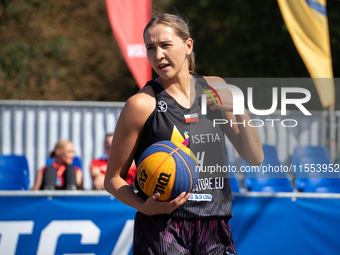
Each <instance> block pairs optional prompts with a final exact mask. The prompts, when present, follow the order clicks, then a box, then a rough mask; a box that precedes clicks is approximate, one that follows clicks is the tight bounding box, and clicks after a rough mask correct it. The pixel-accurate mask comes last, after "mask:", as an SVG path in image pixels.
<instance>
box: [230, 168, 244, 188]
mask: <svg viewBox="0 0 340 255" xmlns="http://www.w3.org/2000/svg"><path fill="white" fill-rule="evenodd" d="M229 182H230V187H231V191H232V192H240V191H241V188H240V184H239V182H238V179H237V178H236V176H235V174H234V173H233V172H229Z"/></svg>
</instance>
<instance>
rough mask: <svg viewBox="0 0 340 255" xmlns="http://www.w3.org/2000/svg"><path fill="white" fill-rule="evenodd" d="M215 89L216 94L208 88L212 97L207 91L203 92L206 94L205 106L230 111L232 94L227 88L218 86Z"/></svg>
mask: <svg viewBox="0 0 340 255" xmlns="http://www.w3.org/2000/svg"><path fill="white" fill-rule="evenodd" d="M216 91H217V93H218V96H217V95H216V94H215V93H214V92H213V91H211V90H209V92H210V95H212V96H213V97H214V99H213V98H212V97H211V96H210V95H209V94H208V93H207V92H204V94H207V106H208V107H209V108H210V109H211V110H213V111H214V110H216V109H219V110H222V111H226V112H232V111H233V96H232V94H231V91H230V90H229V89H227V88H219V89H216ZM221 102H222V104H221Z"/></svg>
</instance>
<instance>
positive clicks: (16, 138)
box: [0, 100, 124, 189]
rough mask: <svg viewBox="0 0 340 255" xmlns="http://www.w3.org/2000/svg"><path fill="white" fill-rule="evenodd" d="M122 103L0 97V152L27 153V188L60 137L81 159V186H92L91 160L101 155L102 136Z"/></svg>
mask: <svg viewBox="0 0 340 255" xmlns="http://www.w3.org/2000/svg"><path fill="white" fill-rule="evenodd" d="M123 105H124V103H118V102H112V103H110V102H68V101H63V102H58V101H14V100H13V101H12V100H11V101H9V100H0V107H1V110H0V127H1V135H0V153H1V154H18V155H26V156H27V159H28V162H29V168H30V169H29V172H30V180H31V183H30V187H32V185H33V181H34V176H35V172H36V171H37V170H38V169H39V168H41V167H43V166H44V165H45V163H46V158H47V156H48V154H49V153H50V152H51V151H52V150H53V148H54V146H55V144H56V142H57V141H58V140H59V139H68V140H71V141H72V142H73V143H74V146H75V151H76V155H77V156H80V157H81V158H82V164H83V170H84V187H85V189H90V188H91V186H92V183H91V178H90V174H89V171H88V169H89V165H90V162H91V159H92V158H94V157H99V156H101V155H103V154H104V136H105V134H106V133H112V132H113V131H114V129H115V125H116V121H117V119H118V116H119V114H120V111H121V109H122V107H123Z"/></svg>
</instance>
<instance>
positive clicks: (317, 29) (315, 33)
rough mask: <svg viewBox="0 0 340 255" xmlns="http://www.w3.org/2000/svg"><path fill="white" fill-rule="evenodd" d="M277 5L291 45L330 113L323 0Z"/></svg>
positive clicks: (290, 0) (329, 60)
mask: <svg viewBox="0 0 340 255" xmlns="http://www.w3.org/2000/svg"><path fill="white" fill-rule="evenodd" d="M277 1H278V4H279V7H280V10H281V13H282V16H283V19H284V21H285V24H286V26H287V28H288V31H289V33H290V35H291V37H292V39H293V42H294V44H295V46H296V48H297V50H298V52H299V54H300V56H301V58H302V60H303V61H304V63H305V65H306V67H307V70H308V72H309V74H310V76H311V77H312V78H313V81H314V84H315V87H316V90H317V91H318V94H319V98H320V101H321V104H322V106H323V107H324V108H327V107H329V109H330V110H333V109H334V104H335V91H334V81H333V79H332V78H333V69H332V57H331V50H330V43H329V32H328V20H327V11H326V0H277ZM324 78H328V79H324Z"/></svg>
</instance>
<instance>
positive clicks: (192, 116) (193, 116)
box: [184, 113, 198, 123]
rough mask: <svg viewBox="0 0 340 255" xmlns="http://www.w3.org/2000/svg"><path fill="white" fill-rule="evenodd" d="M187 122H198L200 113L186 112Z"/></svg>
mask: <svg viewBox="0 0 340 255" xmlns="http://www.w3.org/2000/svg"><path fill="white" fill-rule="evenodd" d="M184 118H185V123H192V122H198V114H197V113H192V114H186V115H184Z"/></svg>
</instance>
